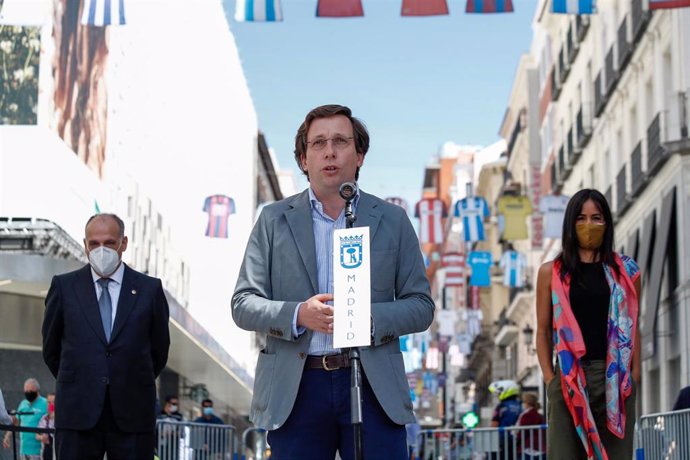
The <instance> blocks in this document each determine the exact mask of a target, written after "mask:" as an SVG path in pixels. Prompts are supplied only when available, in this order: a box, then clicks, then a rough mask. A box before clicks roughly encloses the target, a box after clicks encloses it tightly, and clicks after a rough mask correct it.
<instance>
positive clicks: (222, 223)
mask: <svg viewBox="0 0 690 460" xmlns="http://www.w3.org/2000/svg"><path fill="white" fill-rule="evenodd" d="M204 211H205V212H207V213H208V226H207V227H206V236H210V237H211V238H227V237H228V217H230V214H235V200H233V199H232V198H230V197H229V196H225V195H211V196H209V197H207V198H206V201H204Z"/></svg>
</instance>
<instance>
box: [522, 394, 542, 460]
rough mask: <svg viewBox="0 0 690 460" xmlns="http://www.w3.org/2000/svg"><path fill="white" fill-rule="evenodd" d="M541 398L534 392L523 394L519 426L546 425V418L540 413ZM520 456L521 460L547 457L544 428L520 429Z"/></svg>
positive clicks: (540, 459) (536, 459)
mask: <svg viewBox="0 0 690 460" xmlns="http://www.w3.org/2000/svg"><path fill="white" fill-rule="evenodd" d="M539 407H540V404H539V398H538V397H537V395H536V394H534V393H523V394H522V408H523V411H522V413H521V414H520V417H518V421H517V425H518V426H535V425H544V424H545V423H546V419H545V418H544V416H543V415H542V414H541V413H539ZM518 458H519V459H520V460H543V459H544V458H546V432H545V429H542V428H533V429H531V430H520V431H518Z"/></svg>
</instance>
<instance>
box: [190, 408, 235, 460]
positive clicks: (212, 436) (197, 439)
mask: <svg viewBox="0 0 690 460" xmlns="http://www.w3.org/2000/svg"><path fill="white" fill-rule="evenodd" d="M194 423H202V424H205V425H223V424H224V423H223V420H222V419H221V418H220V417H218V416H217V415H216V414H214V412H213V401H212V400H211V399H208V398H206V399H204V400H203V401H201V417H197V418H195V419H194ZM199 428H200V427H196V426H195V427H192V434H193V435H194V436H193V438H194V442H193V444H194V445H195V449H194V458H195V459H203V460H211V459H216V458H218V457H219V456H220V455H221V453H223V452H224V451H225V449H226V448H227V447H228V440H227V439H226V437H227V433H226V432H225V431H223V430H221V429H219V428H214V427H212V426H209V427H207V428H206V427H203V428H201V429H199Z"/></svg>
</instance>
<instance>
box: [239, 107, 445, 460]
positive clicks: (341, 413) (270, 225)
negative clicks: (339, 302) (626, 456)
mask: <svg viewBox="0 0 690 460" xmlns="http://www.w3.org/2000/svg"><path fill="white" fill-rule="evenodd" d="M368 149H369V134H368V132H367V130H366V128H365V127H364V125H363V124H362V123H361V122H360V121H359V120H358V119H357V118H355V117H353V116H352V113H351V111H350V109H349V108H347V107H344V106H340V105H326V106H321V107H317V108H315V109H313V110H312V111H310V112H309V113H308V114H307V116H306V118H305V120H304V123H302V125H301V126H300V128H299V130H298V131H297V136H296V137H295V159H296V161H297V164H298V165H299V167H300V169H301V170H302V171H303V172H304V173H305V174H306V175H307V178H308V180H309V182H310V186H309V188H308V189H307V190H305V191H304V192H302V193H300V194H298V195H295V196H292V197H290V198H286V199H284V200H282V201H279V202H277V203H274V204H271V205H269V206H266V207H265V208H264V210H263V212H262V213H261V216H260V217H259V219H258V221H257V223H256V225H255V226H254V229H253V231H252V234H251V237H250V239H249V243H248V245H247V250H246V253H245V257H244V262H243V264H242V268H241V270H240V275H239V278H238V280H237V286H236V288H235V293H234V295H233V298H232V314H233V318H234V320H235V322H236V323H237V325H238V326H239V327H241V328H243V329H246V330H250V331H257V332H262V333H266V334H267V335H268V337H267V341H266V348H265V349H264V350H262V351H261V353H260V354H259V359H258V363H257V367H256V375H255V382H254V397H253V401H252V408H251V414H250V418H251V420H252V421H253V422H254V423H255V424H256V425H257V426H259V427H262V428H265V429H267V430H269V434H268V441H269V443H270V445H271V450H272V454H273V458H276V459H277V460H282V459H301V460H302V459H318V460H323V459H326V458H334V457H335V454H336V451H338V452H339V453H340V456H341V457H342V458H343V459H344V460H348V459H351V458H353V456H354V448H353V444H354V441H353V430H352V426H351V424H350V420H351V419H350V369H349V367H350V361H349V359H348V355H347V351H343V350H339V349H335V348H333V335H332V334H333V307H332V305H331V304H332V302H331V301H332V300H333V266H332V265H333V260H332V254H331V251H332V250H331V248H332V242H333V231H334V230H335V229H338V228H345V215H344V205H345V202H344V201H343V199H342V198H341V197H340V195H339V188H340V185H341V184H342V183H344V182H353V181H355V180H357V178H358V176H359V168H360V167H361V166H362V164H363V162H364V156H365V155H366V153H367V150H368ZM353 206H354V209H355V213H356V216H357V221H356V223H355V226H358V227H369V232H370V244H371V246H370V247H371V274H372V277H371V315H372V341H371V346H369V347H363V348H361V363H362V368H363V379H362V380H363V388H362V392H363V396H362V400H363V403H362V412H363V426H362V433H363V442H362V444H363V449H364V458H366V459H379V458H386V459H397V458H400V459H403V458H407V448H406V433H405V424H406V423H411V422H413V421H414V414H413V413H412V404H411V401H410V395H409V388H408V384H407V379H406V377H405V369H404V366H403V358H402V354H401V352H400V344H399V341H398V337H399V336H402V335H405V334H410V333H414V332H419V331H423V330H425V329H426V328H428V327H429V325H430V324H431V322H432V320H433V316H434V303H433V301H432V300H431V296H430V290H429V283H428V280H427V278H426V274H425V270H424V263H423V261H422V255H421V252H420V249H419V242H418V240H417V237H416V235H415V232H414V229H413V228H412V224H411V223H410V221H409V219H408V217H407V215H406V214H405V212H404V210H403V209H402V208H401V207H399V206H396V205H392V204H390V203H386V202H385V201H383V200H381V199H379V198H376V197H375V196H372V195H369V194H367V193H364V192H362V191H359V192H358V193H357V195H356V197H355V199H354V203H353Z"/></svg>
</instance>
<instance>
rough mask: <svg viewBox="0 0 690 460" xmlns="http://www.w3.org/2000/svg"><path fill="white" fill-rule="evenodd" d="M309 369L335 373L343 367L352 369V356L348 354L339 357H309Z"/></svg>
mask: <svg viewBox="0 0 690 460" xmlns="http://www.w3.org/2000/svg"><path fill="white" fill-rule="evenodd" d="M306 366H307V368H308V369H323V370H326V371H334V370H336V369H341V368H343V367H350V355H349V354H348V353H347V352H343V353H339V354H337V355H324V356H311V355H310V356H307V364H306Z"/></svg>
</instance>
